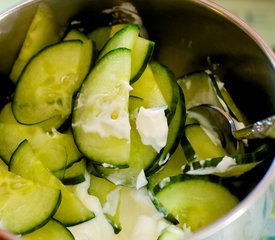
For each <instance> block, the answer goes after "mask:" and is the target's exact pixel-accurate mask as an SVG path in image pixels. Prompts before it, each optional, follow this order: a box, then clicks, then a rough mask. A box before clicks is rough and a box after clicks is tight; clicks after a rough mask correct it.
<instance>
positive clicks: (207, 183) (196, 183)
mask: <svg viewBox="0 0 275 240" xmlns="http://www.w3.org/2000/svg"><path fill="white" fill-rule="evenodd" d="M217 181H218V180H212V179H211V178H209V177H205V176H203V177H202V176H187V175H178V176H173V177H170V178H168V179H164V180H163V181H162V182H160V184H159V185H157V186H156V187H155V188H154V197H155V198H156V199H157V201H155V202H154V203H155V205H156V207H157V208H159V209H161V211H164V212H166V214H171V215H172V216H174V217H175V219H177V220H178V222H179V226H184V225H186V226H187V227H190V228H191V230H192V231H193V232H194V231H197V230H199V229H201V228H203V227H204V226H206V225H208V224H210V223H212V222H214V221H215V220H217V219H218V218H220V217H222V216H223V215H224V214H226V213H228V212H229V211H230V210H231V209H233V208H234V207H235V206H236V205H237V204H238V202H239V200H238V198H237V197H236V196H235V195H233V194H232V193H231V192H230V191H229V190H228V189H227V188H226V187H224V186H223V185H221V184H220V183H218V182H217Z"/></svg>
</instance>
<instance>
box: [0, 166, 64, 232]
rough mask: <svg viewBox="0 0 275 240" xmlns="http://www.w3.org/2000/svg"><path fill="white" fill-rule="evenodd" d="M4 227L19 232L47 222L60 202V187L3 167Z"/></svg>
mask: <svg viewBox="0 0 275 240" xmlns="http://www.w3.org/2000/svg"><path fill="white" fill-rule="evenodd" d="M0 176H1V178H0V196H1V197H0V219H1V227H2V228H3V227H4V228H5V229H7V230H8V231H10V232H12V233H15V234H23V233H27V232H31V231H34V230H35V229H37V228H39V227H41V226H43V225H44V224H46V223H47V222H48V221H49V219H50V218H51V217H52V216H53V215H54V213H55V212H56V209H57V208H58V206H59V203H60V199H61V193H60V190H58V189H54V188H50V187H45V186H42V185H40V184H38V183H36V182H33V181H31V180H28V179H25V178H22V177H20V176H18V175H16V174H13V173H11V172H8V171H7V170H5V169H3V168H1V167H0Z"/></svg>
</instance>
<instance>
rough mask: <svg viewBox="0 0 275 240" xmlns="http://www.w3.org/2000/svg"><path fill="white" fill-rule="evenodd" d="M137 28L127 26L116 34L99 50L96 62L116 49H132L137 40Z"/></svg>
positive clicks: (130, 25) (132, 25)
mask: <svg viewBox="0 0 275 240" xmlns="http://www.w3.org/2000/svg"><path fill="white" fill-rule="evenodd" d="M138 34H139V27H138V25H136V24H129V25H126V26H125V27H123V28H122V29H121V30H119V31H118V32H116V33H115V34H114V35H113V36H112V37H111V38H109V40H108V41H107V43H106V44H105V46H104V48H103V49H102V50H101V52H100V54H99V56H98V60H100V59H101V58H102V57H103V56H104V55H106V54H107V53H108V52H110V51H112V50H114V49H117V48H128V49H133V47H134V45H135V42H136V40H137V38H138Z"/></svg>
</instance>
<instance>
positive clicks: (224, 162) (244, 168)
mask: <svg viewBox="0 0 275 240" xmlns="http://www.w3.org/2000/svg"><path fill="white" fill-rule="evenodd" d="M270 152H271V150H270V146H269V145H268V144H264V145H262V146H260V147H259V148H258V149H256V150H255V152H251V153H243V154H237V155H234V156H223V157H217V158H210V159H205V160H200V161H194V162H190V163H188V164H186V165H185V166H184V168H183V172H185V173H186V174H195V175H208V174H213V175H217V176H220V177H238V176H240V175H242V174H244V173H246V172H248V171H250V170H251V169H253V168H254V167H256V166H257V165H258V164H260V163H261V162H262V161H264V160H265V159H267V158H268V157H269V155H270Z"/></svg>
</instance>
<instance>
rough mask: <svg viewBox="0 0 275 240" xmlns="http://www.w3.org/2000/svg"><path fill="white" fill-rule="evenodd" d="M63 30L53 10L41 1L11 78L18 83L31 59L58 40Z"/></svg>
mask: <svg viewBox="0 0 275 240" xmlns="http://www.w3.org/2000/svg"><path fill="white" fill-rule="evenodd" d="M63 32H64V26H62V25H60V24H59V22H58V20H57V18H56V16H55V14H54V12H53V10H52V9H51V8H50V7H49V6H48V5H47V4H45V3H40V4H39V5H38V7H37V10H36V13H35V15H34V17H33V19H32V21H31V24H30V27H29V29H28V31H27V34H26V37H25V39H24V42H23V45H22V47H21V49H20V52H19V54H18V57H17V59H16V60H15V63H14V65H13V67H12V70H11V73H10V76H9V77H10V79H11V80H12V81H13V82H14V83H16V82H17V80H18V79H19V77H20V75H21V73H22V71H23V69H24V67H25V66H26V64H27V63H28V62H29V60H30V59H31V58H32V57H33V56H34V55H36V54H37V53H38V52H39V51H41V50H42V49H43V48H45V47H46V46H49V45H51V44H54V43H56V42H58V41H59V40H60V39H61V37H62V34H63Z"/></svg>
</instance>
